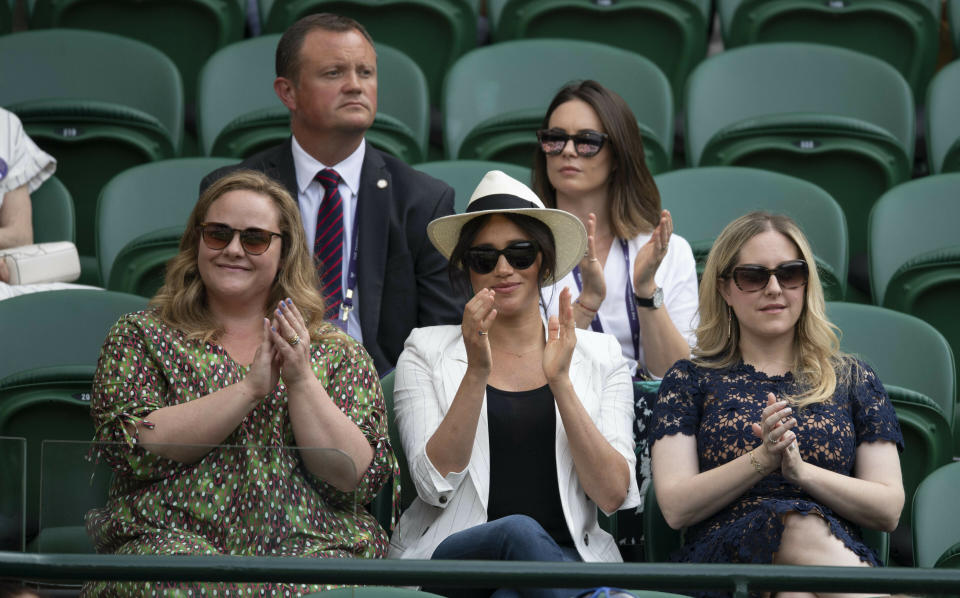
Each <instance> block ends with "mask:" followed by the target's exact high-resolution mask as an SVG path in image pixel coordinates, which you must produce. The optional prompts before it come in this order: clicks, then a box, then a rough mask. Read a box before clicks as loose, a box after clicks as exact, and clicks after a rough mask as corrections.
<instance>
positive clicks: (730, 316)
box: [727, 305, 733, 338]
mask: <svg viewBox="0 0 960 598" xmlns="http://www.w3.org/2000/svg"><path fill="white" fill-rule="evenodd" d="M727 338H733V310H732V309H730V306H729V305H727Z"/></svg>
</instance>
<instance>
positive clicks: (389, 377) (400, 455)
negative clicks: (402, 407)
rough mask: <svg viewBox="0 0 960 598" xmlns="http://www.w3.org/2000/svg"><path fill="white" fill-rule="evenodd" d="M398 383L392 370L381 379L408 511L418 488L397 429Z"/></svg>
mask: <svg viewBox="0 0 960 598" xmlns="http://www.w3.org/2000/svg"><path fill="white" fill-rule="evenodd" d="M395 381H396V372H395V370H391V371H390V372H388V373H387V374H386V375H385V376H384V377H383V378H381V379H380V386H381V387H382V388H383V402H384V403H385V404H386V406H387V422H388V423H389V433H390V446H391V447H393V454H394V455H395V456H396V457H397V463H399V465H400V510H401V512H402V511H404V510H406V508H407V507H409V506H410V505H411V504H412V503H413V499H415V498H416V497H417V488H416V486H414V485H413V478H412V477H410V468H409V467H408V466H407V457H406V455H405V454H404V452H403V443H402V442H401V441H400V430H399V429H398V428H397V416H396V412H395V410H394V408H393V386H394V383H395Z"/></svg>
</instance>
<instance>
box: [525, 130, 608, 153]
mask: <svg viewBox="0 0 960 598" xmlns="http://www.w3.org/2000/svg"><path fill="white" fill-rule="evenodd" d="M609 138H610V136H609V135H607V134H606V133H601V132H600V131H580V132H579V133H574V134H573V135H570V134H568V133H566V132H565V131H558V130H556V129H540V130H539V131H537V141H539V142H540V151H542V152H543V153H545V154H546V155H548V156H559V155H560V154H562V153H563V149H564V148H565V147H567V142H568V141H570V140H571V139H573V151H574V152H576V154H577V155H578V156H580V157H581V158H592V157H594V156H596V155H597V154H599V153H600V150H602V149H603V144H604V142H605V141H606V140H607V139H609ZM559 141H562V142H563V145H561V146H560V148H559V149H556V150H552V151H547V148H546V144H547V143H550V142H554V143H556V142H559ZM581 144H584V145H589V146H596V147H597V149H596V150H588V151H581V148H580V145H581Z"/></svg>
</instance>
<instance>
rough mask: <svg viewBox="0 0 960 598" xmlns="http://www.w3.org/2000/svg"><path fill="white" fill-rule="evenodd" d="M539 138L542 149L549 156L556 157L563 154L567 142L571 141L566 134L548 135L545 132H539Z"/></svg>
mask: <svg viewBox="0 0 960 598" xmlns="http://www.w3.org/2000/svg"><path fill="white" fill-rule="evenodd" d="M537 137H538V138H539V139H540V149H541V150H543V153H545V154H547V155H548V156H556V155H557V154H559V153H560V152H562V151H563V147H564V146H565V145H567V140H568V139H570V137H568V136H567V135H565V134H559V133H548V132H544V131H541V132H539V133H538V134H537Z"/></svg>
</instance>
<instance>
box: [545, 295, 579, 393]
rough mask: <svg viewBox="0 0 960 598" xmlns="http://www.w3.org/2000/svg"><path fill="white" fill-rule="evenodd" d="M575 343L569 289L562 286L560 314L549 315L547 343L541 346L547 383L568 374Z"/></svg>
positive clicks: (575, 335)
mask: <svg viewBox="0 0 960 598" xmlns="http://www.w3.org/2000/svg"><path fill="white" fill-rule="evenodd" d="M576 345H577V333H576V327H575V326H574V323H573V305H571V303H570V289H569V288H567V287H563V290H562V291H560V316H559V317H557V316H550V320H549V322H548V323H547V344H546V346H545V347H544V348H543V374H544V376H546V378H547V383H549V384H554V383H556V382H559V381H561V380H562V379H563V378H565V377H567V376H568V375H569V372H570V359H571V357H573V349H574V347H576Z"/></svg>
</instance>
